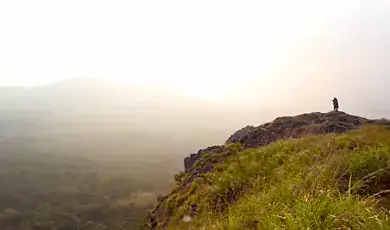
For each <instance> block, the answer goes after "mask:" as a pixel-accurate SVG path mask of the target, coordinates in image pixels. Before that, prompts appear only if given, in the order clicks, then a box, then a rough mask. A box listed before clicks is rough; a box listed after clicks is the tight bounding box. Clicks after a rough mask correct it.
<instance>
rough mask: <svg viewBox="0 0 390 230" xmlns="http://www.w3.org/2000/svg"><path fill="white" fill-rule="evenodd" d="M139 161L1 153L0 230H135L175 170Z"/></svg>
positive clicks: (163, 163) (160, 161) (167, 164)
mask: <svg viewBox="0 0 390 230" xmlns="http://www.w3.org/2000/svg"><path fill="white" fill-rule="evenodd" d="M148 157H150V156H148ZM142 158H143V157H142V156H138V157H137V156H136V155H119V154H118V155H111V156H109V157H107V156H78V155H74V154H62V153H61V154H48V153H32V154H18V153H12V154H8V153H1V154H0V188H1V189H0V210H2V211H1V212H0V229H2V230H15V229H18V230H19V229H20V230H65V229H66V230H72V229H77V230H98V229H110V230H111V229H112V230H115V229H118V230H119V229H139V227H140V225H139V224H140V220H142V218H143V217H145V215H146V214H147V211H148V210H150V209H151V207H153V205H154V204H155V203H156V197H157V196H158V195H159V193H161V192H164V191H168V190H169V189H170V188H171V186H172V183H173V181H172V180H171V178H172V174H173V173H174V171H175V170H177V168H176V167H174V166H172V165H170V162H167V161H166V160H165V161H164V160H163V159H162V158H161V157H160V159H159V156H155V157H154V161H153V162H151V161H150V160H147V159H142ZM141 175H142V176H141Z"/></svg>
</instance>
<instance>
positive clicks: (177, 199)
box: [154, 126, 390, 230]
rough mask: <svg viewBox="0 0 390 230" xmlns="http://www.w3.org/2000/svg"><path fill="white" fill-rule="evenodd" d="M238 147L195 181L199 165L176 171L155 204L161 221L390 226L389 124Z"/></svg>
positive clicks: (214, 225) (186, 225) (163, 224)
mask: <svg viewBox="0 0 390 230" xmlns="http://www.w3.org/2000/svg"><path fill="white" fill-rule="evenodd" d="M232 148H233V149H236V150H238V153H237V154H227V153H226V154H225V155H224V154H222V155H221V156H215V157H217V158H219V159H217V160H216V161H217V163H216V165H214V170H213V171H211V172H205V173H203V174H202V173H200V174H199V175H198V176H197V178H196V179H194V180H193V181H192V182H191V181H189V180H188V178H191V176H192V173H193V172H191V173H188V174H180V175H178V176H177V177H176V178H177V180H176V181H177V183H178V186H177V188H176V189H175V190H173V191H172V192H171V193H170V194H169V195H168V196H167V198H166V199H165V200H163V202H161V203H160V204H159V206H158V207H157V208H156V209H155V210H154V213H155V216H156V219H157V222H158V228H160V229H162V228H164V229H165V228H167V229H207V230H209V229H221V230H222V229H232V230H241V229H390V219H389V218H390V213H389V207H390V131H389V129H388V128H386V127H381V126H363V127H362V128H360V129H358V130H355V131H351V132H348V133H346V134H327V135H318V136H315V135H313V136H306V137H303V138H300V139H288V140H284V141H278V142H275V143H272V144H270V145H268V146H265V147H260V148H256V149H242V148H240V146H239V145H233V146H231V147H230V148H229V149H232ZM227 152H228V151H227ZM223 155H224V156H223ZM211 158H212V156H211V155H207V156H205V157H204V159H202V160H201V161H199V162H197V167H200V168H198V169H201V165H205V164H207V162H208V161H210V159H211ZM214 161H215V159H214ZM198 171H200V170H198ZM194 204H196V215H195V214H194V213H193V212H194V210H192V209H191V205H194ZM187 216H191V221H183V218H185V217H187ZM187 219H188V218H187Z"/></svg>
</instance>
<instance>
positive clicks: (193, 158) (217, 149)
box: [184, 145, 225, 172]
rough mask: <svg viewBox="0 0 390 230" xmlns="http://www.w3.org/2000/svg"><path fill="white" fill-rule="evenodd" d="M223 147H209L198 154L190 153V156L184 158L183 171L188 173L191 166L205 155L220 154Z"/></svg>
mask: <svg viewBox="0 0 390 230" xmlns="http://www.w3.org/2000/svg"><path fill="white" fill-rule="evenodd" d="M224 149H225V148H224V146H218V145H215V146H211V147H208V148H206V149H201V150H199V151H198V153H192V154H191V155H190V156H188V157H186V158H184V169H185V171H186V172H188V171H189V170H190V169H191V168H192V166H193V165H194V164H195V163H196V162H197V161H198V160H199V159H200V158H201V157H202V156H203V155H204V154H206V153H221V152H223V151H224Z"/></svg>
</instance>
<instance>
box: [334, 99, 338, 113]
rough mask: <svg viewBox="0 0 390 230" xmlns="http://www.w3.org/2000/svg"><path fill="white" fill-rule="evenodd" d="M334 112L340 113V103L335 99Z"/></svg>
mask: <svg viewBox="0 0 390 230" xmlns="http://www.w3.org/2000/svg"><path fill="white" fill-rule="evenodd" d="M333 110H334V111H335V112H337V111H339V101H338V100H337V98H333Z"/></svg>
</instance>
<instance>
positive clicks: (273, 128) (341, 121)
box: [226, 112, 369, 147]
mask: <svg viewBox="0 0 390 230" xmlns="http://www.w3.org/2000/svg"><path fill="white" fill-rule="evenodd" d="M367 122H369V120H368V119H366V118H362V117H358V116H352V115H349V114H346V113H343V112H329V113H306V114H302V115H298V116H295V117H279V118H276V119H275V120H274V121H273V122H271V123H267V124H264V125H260V126H258V127H253V128H250V129H246V130H244V129H242V130H239V131H237V132H236V133H234V134H233V135H232V136H230V137H229V139H228V140H227V141H226V144H231V143H236V142H239V143H241V144H243V145H244V146H246V147H258V146H263V145H267V144H269V143H271V142H274V141H277V140H280V139H285V138H299V137H302V136H304V135H307V134H326V133H343V132H347V131H350V130H353V129H356V128H357V127H358V126H360V125H362V124H365V123H367Z"/></svg>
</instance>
